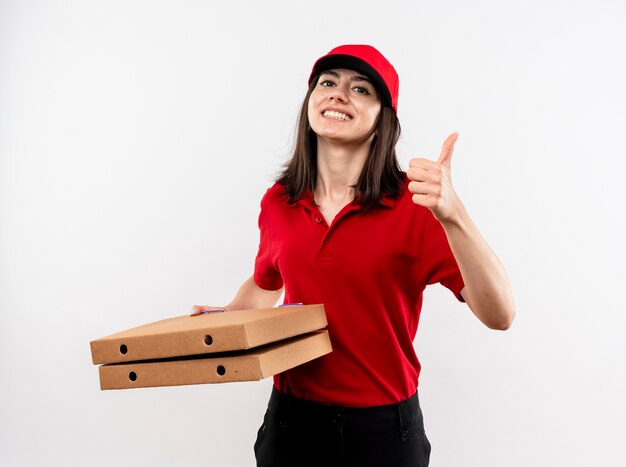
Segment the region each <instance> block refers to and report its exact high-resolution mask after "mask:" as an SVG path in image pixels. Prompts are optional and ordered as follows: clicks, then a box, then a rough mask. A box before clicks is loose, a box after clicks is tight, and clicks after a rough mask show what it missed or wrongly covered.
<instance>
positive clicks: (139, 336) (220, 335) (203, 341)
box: [90, 305, 327, 364]
mask: <svg viewBox="0 0 626 467" xmlns="http://www.w3.org/2000/svg"><path fill="white" fill-rule="evenodd" d="M326 325H327V321H326V314H325V312H324V305H302V306H281V307H277V308H258V309H252V310H237V311H227V312H221V313H220V312H218V313H207V314H203V315H199V316H189V315H185V316H178V317H174V318H168V319H164V320H161V321H155V322H153V323H149V324H144V325H143V326H138V327H136V328H132V329H128V330H126V331H121V332H118V333H115V334H111V335H110V336H106V337H102V338H100V339H96V340H94V341H91V343H90V344H91V357H92V360H93V363H94V364H101V363H102V364H106V363H120V362H132V361H138V360H152V359H157V358H169V357H182V356H190V355H200V354H209V353H215V352H226V351H232V350H245V349H250V348H253V347H258V346H260V345H264V344H268V343H270V342H276V341H280V340H283V339H287V338H290V337H294V336H298V335H300V334H304V333H308V332H311V331H316V330H318V329H323V328H325V327H326Z"/></svg>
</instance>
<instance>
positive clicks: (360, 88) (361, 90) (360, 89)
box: [352, 86, 370, 96]
mask: <svg viewBox="0 0 626 467" xmlns="http://www.w3.org/2000/svg"><path fill="white" fill-rule="evenodd" d="M352 89H354V90H355V91H356V92H358V93H359V94H365V95H366V96H369V94H370V92H369V90H368V89H367V88H364V87H363V86H355V87H353V88H352Z"/></svg>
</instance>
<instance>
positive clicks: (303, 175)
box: [276, 76, 403, 209]
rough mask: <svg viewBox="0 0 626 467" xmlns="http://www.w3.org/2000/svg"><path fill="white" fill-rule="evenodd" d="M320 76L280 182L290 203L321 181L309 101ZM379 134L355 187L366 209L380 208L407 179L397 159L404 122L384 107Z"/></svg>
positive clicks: (314, 81) (306, 102)
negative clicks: (404, 178) (397, 149)
mask: <svg viewBox="0 0 626 467" xmlns="http://www.w3.org/2000/svg"><path fill="white" fill-rule="evenodd" d="M317 80H318V76H316V77H314V78H313V79H312V80H311V85H310V86H309V90H308V92H307V94H306V97H305V98H304V102H303V103H302V107H301V109H300V115H299V117H298V123H297V126H296V135H295V144H294V149H293V155H292V157H291V159H290V160H289V161H288V162H287V163H286V164H285V165H284V167H283V171H282V172H281V173H280V175H279V176H278V178H277V180H276V181H277V182H278V183H279V184H281V185H284V186H285V188H286V191H287V196H288V198H289V203H295V202H296V201H298V200H300V199H301V198H302V196H304V193H305V192H306V190H307V189H310V190H311V191H313V190H314V189H315V181H316V179H317V138H316V135H315V133H314V132H313V130H312V129H311V126H310V124H309V116H308V107H309V98H310V96H311V93H312V92H313V89H314V88H315V86H317ZM375 132H376V134H375V136H374V139H373V141H372V145H371V146H370V150H369V154H368V156H367V159H366V160H365V164H364V165H363V170H362V171H361V175H360V176H359V179H358V180H357V182H356V185H354V201H355V202H357V203H358V204H360V205H361V207H362V208H364V209H368V208H371V207H373V206H376V205H377V204H378V203H379V202H380V200H381V198H382V195H383V193H384V194H385V195H387V196H390V197H392V198H395V197H397V196H398V195H399V194H400V190H401V188H402V182H403V176H402V171H401V170H400V166H399V164H398V158H397V156H396V143H397V142H398V139H399V138H400V121H399V120H398V117H397V116H396V113H395V112H394V111H393V109H392V108H391V107H388V106H386V105H383V106H382V107H381V110H380V115H379V116H378V121H377V123H376V130H375Z"/></svg>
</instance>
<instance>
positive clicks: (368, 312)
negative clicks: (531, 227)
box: [194, 45, 515, 467]
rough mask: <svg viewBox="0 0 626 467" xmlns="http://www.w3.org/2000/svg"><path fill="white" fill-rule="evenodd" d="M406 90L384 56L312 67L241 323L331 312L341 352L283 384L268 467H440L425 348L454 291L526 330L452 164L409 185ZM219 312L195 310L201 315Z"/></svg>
mask: <svg viewBox="0 0 626 467" xmlns="http://www.w3.org/2000/svg"><path fill="white" fill-rule="evenodd" d="M397 106H398V76H397V74H396V71H395V69H394V68H393V66H392V65H391V64H390V63H389V62H388V61H387V59H386V58H385V57H384V56H383V55H382V54H381V53H380V52H379V51H378V50H376V49H375V48H373V47H371V46H366V45H344V46H340V47H337V48H335V49H333V50H331V51H330V52H329V53H328V54H327V55H325V56H323V57H322V58H320V59H319V60H318V61H317V62H316V63H315V65H314V66H313V71H312V73H311V76H310V79H309V90H308V93H307V95H306V97H305V99H304V103H303V105H302V110H301V112H300V117H299V122H298V130H297V138H296V144H295V150H294V154H293V157H292V159H291V160H290V161H289V163H288V164H287V165H286V166H285V169H284V171H283V172H282V174H281V175H280V177H279V179H278V181H277V183H276V184H275V185H274V186H272V187H271V188H270V189H269V190H268V191H267V193H266V194H265V196H264V197H263V200H262V201H261V213H260V216H259V228H260V246H259V251H258V254H257V258H256V262H255V270H254V275H253V276H252V277H250V278H249V279H248V280H247V281H246V282H245V283H244V284H243V285H242V286H241V288H240V289H239V291H238V292H237V294H236V296H235V298H234V299H233V301H232V302H231V303H230V304H228V305H226V306H225V307H223V308H225V309H226V310H234V309H246V308H259V307H270V306H273V305H274V304H275V303H276V301H277V300H278V298H279V297H280V295H281V293H282V291H283V287H284V291H285V302H286V303H292V302H302V303H307V304H308V303H323V304H324V305H325V309H326V314H327V317H328V322H329V325H328V329H329V332H330V337H331V341H332V344H333V352H332V353H330V354H328V355H326V356H324V357H321V358H318V359H316V360H314V361H312V362H309V363H307V364H305V365H301V366H299V367H297V368H294V369H292V370H289V371H286V372H284V373H281V374H279V375H277V376H276V377H275V378H274V388H273V391H272V395H271V397H270V401H269V405H268V409H267V412H266V414H265V419H264V421H263V424H262V426H261V428H260V429H259V433H258V438H257V441H256V443H255V454H256V458H257V465H258V466H272V467H274V466H289V467H294V466H296V467H301V466H327V467H329V466H355V467H356V466H358V467H366V466H376V467H383V466H393V467H402V466H426V465H428V461H429V456H430V443H429V441H428V439H427V437H426V434H425V431H424V424H423V419H422V413H421V410H420V406H419V401H418V395H417V386H418V377H419V373H420V363H419V360H418V358H417V356H416V355H415V350H414V347H413V339H414V337H415V334H416V331H417V327H418V322H419V316H420V311H421V306H422V292H423V290H424V288H425V287H426V285H428V284H433V283H437V282H438V283H441V284H443V285H444V286H446V287H447V288H448V289H450V290H451V291H452V292H453V293H454V294H455V296H456V297H457V298H458V299H459V300H460V301H464V302H466V303H467V304H468V305H469V307H470V308H471V310H472V311H473V312H474V313H475V314H476V316H477V317H478V318H479V319H480V320H481V321H482V322H483V323H484V324H485V325H487V326H488V327H490V328H492V329H502V330H504V329H507V328H508V327H509V326H510V324H511V322H512V320H513V317H514V315H515V309H514V305H513V300H512V295H511V291H510V285H509V281H508V279H507V276H506V272H505V270H504V268H503V267H502V265H501V264H500V262H499V261H498V259H497V257H496V256H495V254H494V253H493V252H492V251H491V249H490V248H489V246H488V245H487V243H486V242H485V241H484V240H483V238H482V237H481V235H480V233H479V232H478V230H477V229H476V227H475V226H474V224H473V223H472V221H471V219H470V217H469V215H468V214H467V211H466V210H465V208H464V206H463V204H462V202H461V201H460V199H459V198H458V196H457V195H456V193H455V192H454V189H453V187H452V182H451V178H450V160H451V157H452V152H453V149H454V143H455V142H456V139H457V137H458V135H457V134H456V133H455V134H452V135H450V136H449V137H448V138H447V139H446V141H445V142H444V145H443V149H442V152H441V155H440V156H439V159H438V161H437V162H433V161H429V160H426V159H413V160H411V162H410V168H409V170H408V172H407V173H404V172H402V171H401V170H400V168H399V166H398V162H397V159H396V152H395V145H396V142H397V141H398V138H399V136H400V125H399V122H398V119H397V117H396V111H397ZM211 308H212V307H207V306H199V305H196V306H194V314H199V313H201V312H202V311H207V310H209V309H211Z"/></svg>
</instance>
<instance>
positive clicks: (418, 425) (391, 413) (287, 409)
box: [254, 388, 430, 467]
mask: <svg viewBox="0 0 626 467" xmlns="http://www.w3.org/2000/svg"><path fill="white" fill-rule="evenodd" d="M254 454H255V456H256V460H257V467H309V466H310V467H312V466H315V467H387V466H388V467H405V466H406V467H409V466H410V467H426V466H428V460H429V458H430V443H429V441H428V439H427V438H426V433H425V432H424V420H423V418H422V410H421V409H420V405H419V399H418V396H417V393H416V394H415V395H414V396H413V397H411V398H410V399H407V400H405V401H402V402H400V403H398V404H393V405H383V406H379V407H368V408H351V407H337V406H329V405H323V404H317V403H315V402H310V401H305V400H302V399H298V398H296V397H293V396H289V395H285V394H282V393H281V392H279V391H277V390H276V389H275V388H272V395H271V397H270V401H269V405H268V408H267V412H266V413H265V418H264V420H263V425H261V428H259V432H258V435H257V440H256V443H255V444H254Z"/></svg>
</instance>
